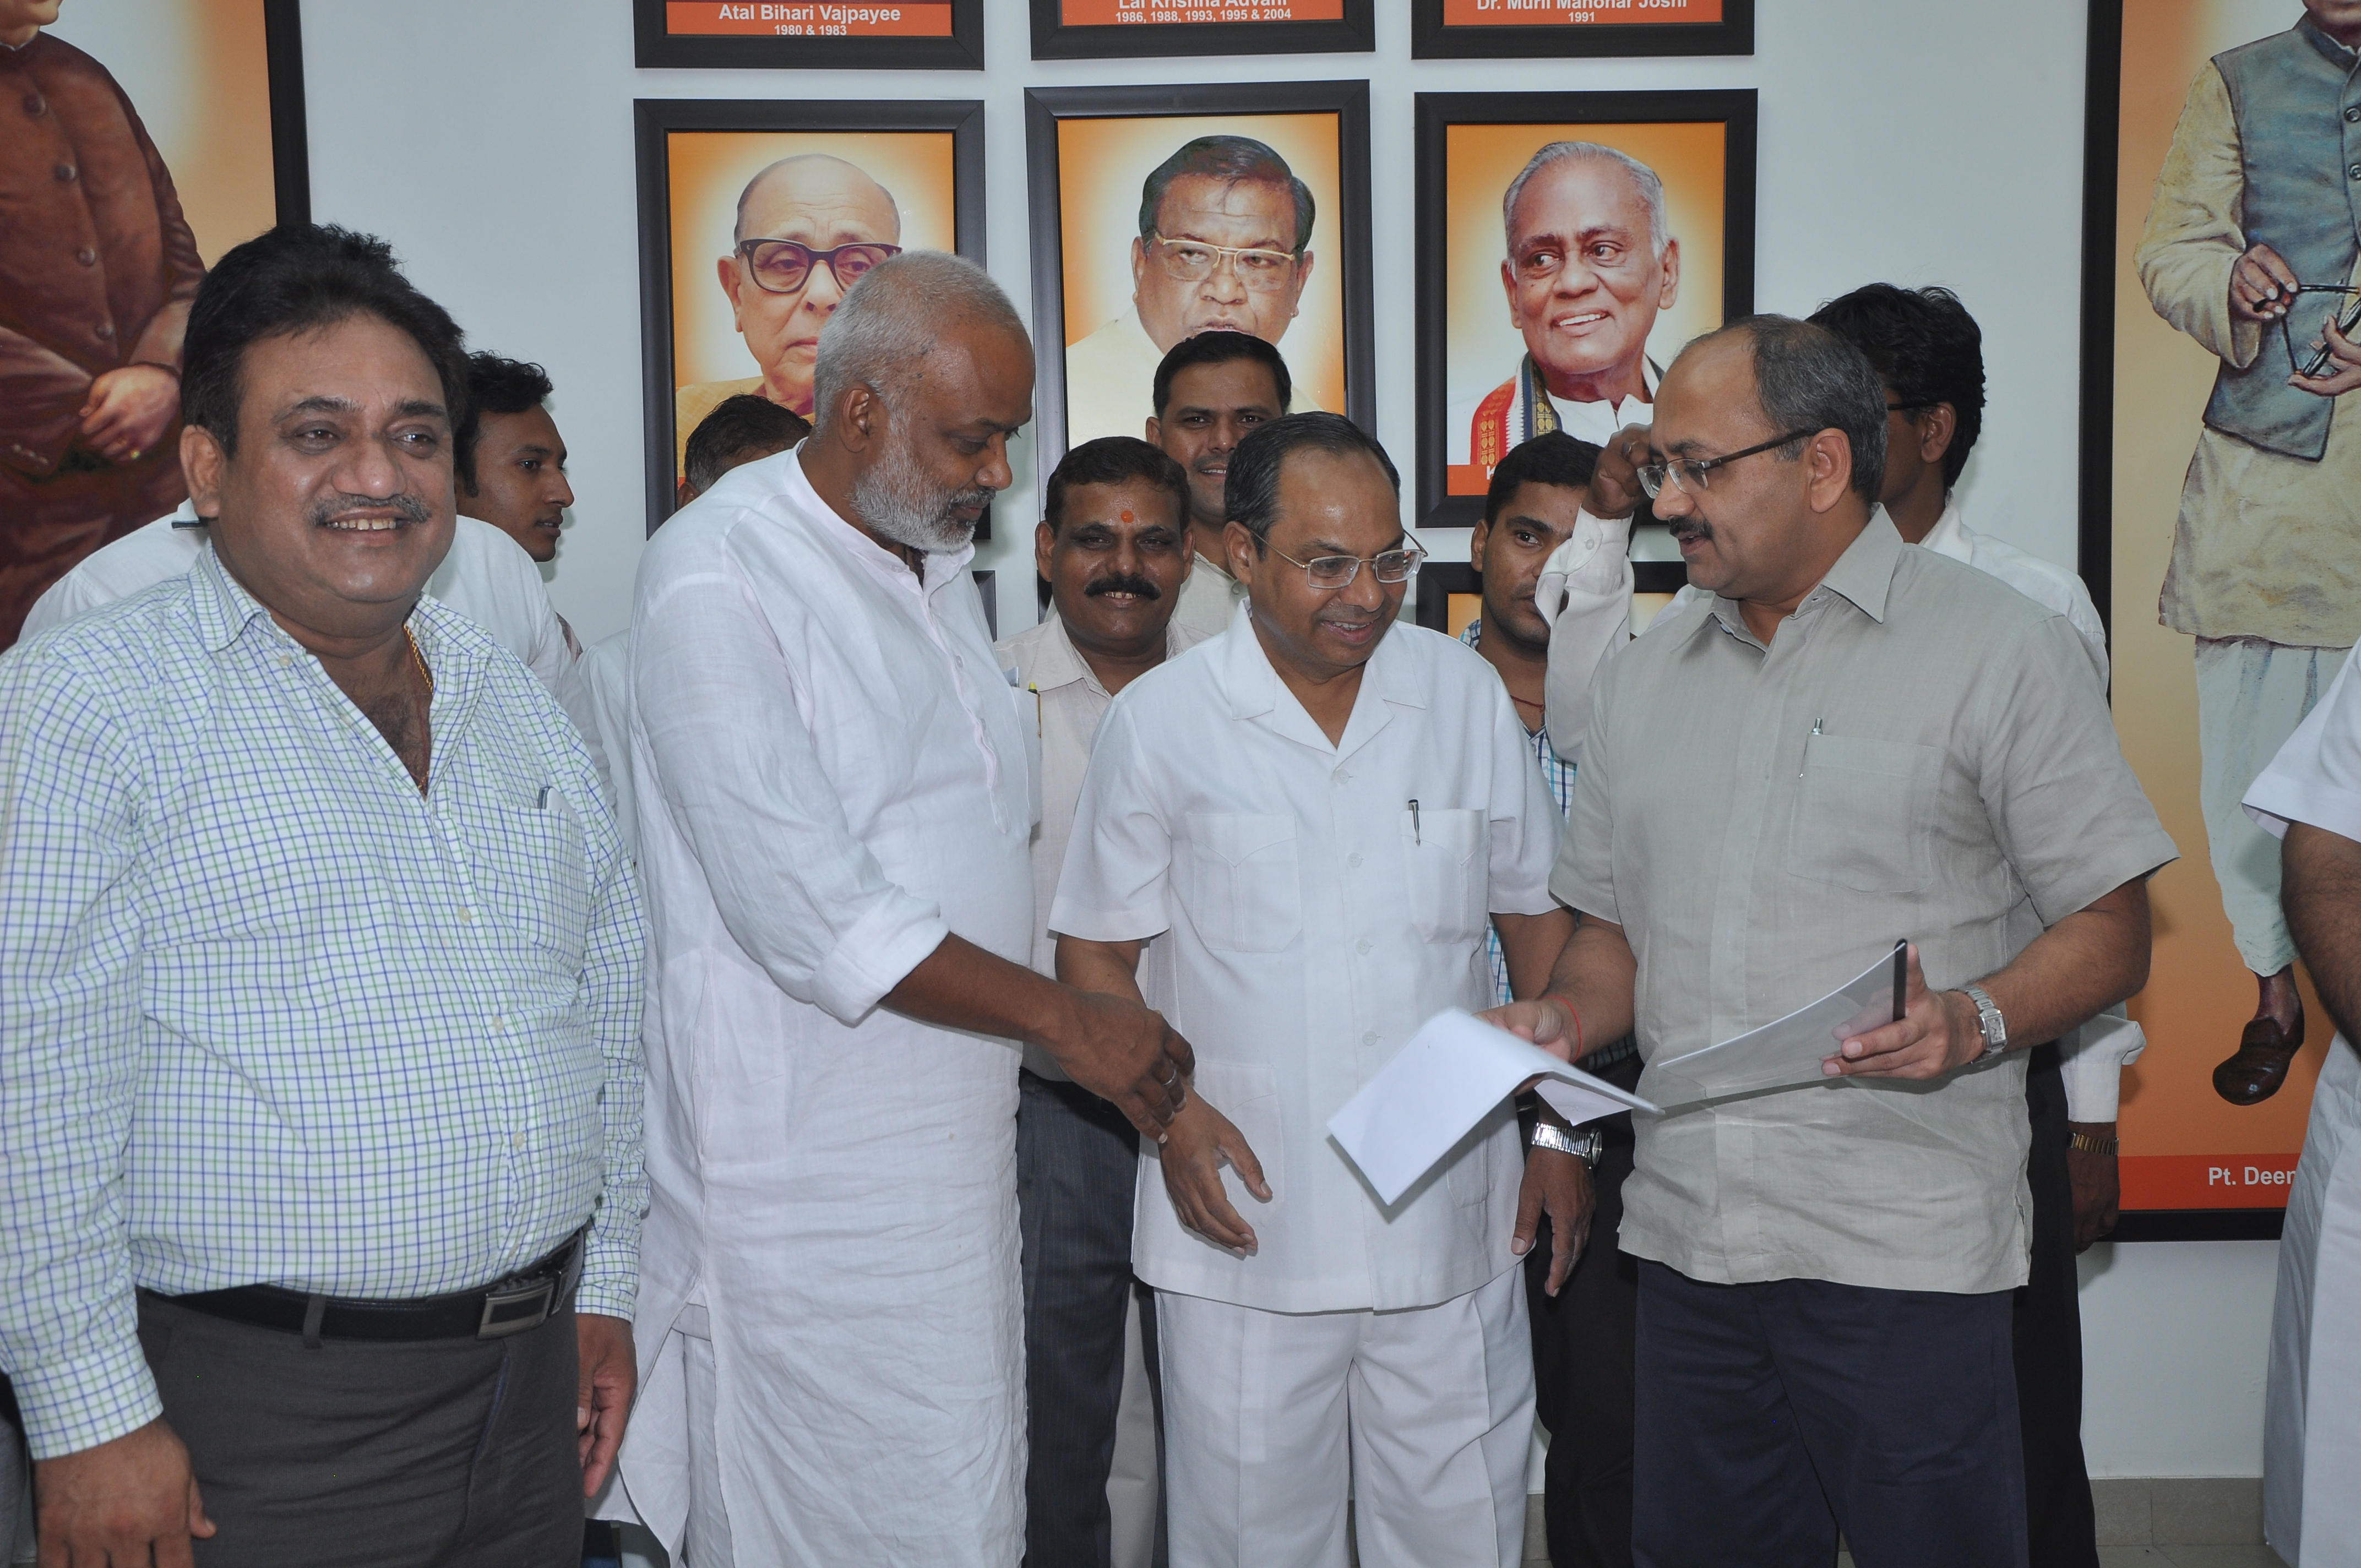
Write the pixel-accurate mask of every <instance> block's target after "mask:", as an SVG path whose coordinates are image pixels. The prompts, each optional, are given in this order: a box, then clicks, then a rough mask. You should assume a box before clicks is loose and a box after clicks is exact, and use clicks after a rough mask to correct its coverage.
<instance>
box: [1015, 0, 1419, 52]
mask: <svg viewBox="0 0 2361 1568" xmlns="http://www.w3.org/2000/svg"><path fill="white" fill-rule="evenodd" d="M1216 8H1218V7H1216ZM1377 10H1378V7H1377V0H1345V15H1344V16H1342V17H1340V18H1339V19H1337V20H1335V21H1333V22H1158V23H1152V24H1147V25H1142V26H1124V27H1072V26H1070V25H1068V23H1067V22H1066V20H1065V10H1064V0H1032V11H1033V58H1034V59H1035V60H1147V59H1156V58H1161V57H1165V56H1171V55H1235V54H1369V53H1373V52H1375V50H1376V49H1377V47H1378V18H1377Z"/></svg>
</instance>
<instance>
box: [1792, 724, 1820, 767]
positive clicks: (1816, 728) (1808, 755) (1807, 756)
mask: <svg viewBox="0 0 2361 1568" xmlns="http://www.w3.org/2000/svg"><path fill="white" fill-rule="evenodd" d="M1827 722H1828V720H1827V719H1825V718H1815V719H1813V720H1812V735H1817V734H1818V733H1819V732H1820V726H1821V725H1823V724H1825V723H1827ZM1812 735H1806V736H1805V737H1804V755H1803V760H1802V762H1800V763H1799V764H1798V765H1797V767H1796V769H1795V776H1796V777H1797V778H1802V777H1803V776H1804V769H1805V767H1806V766H1808V765H1809V764H1810V762H1811V761H1812Z"/></svg>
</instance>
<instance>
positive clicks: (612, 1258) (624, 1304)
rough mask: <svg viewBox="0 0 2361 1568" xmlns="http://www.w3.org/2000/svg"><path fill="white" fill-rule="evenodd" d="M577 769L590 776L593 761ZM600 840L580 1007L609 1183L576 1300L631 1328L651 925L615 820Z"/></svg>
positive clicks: (643, 1193) (591, 798)
mask: <svg viewBox="0 0 2361 1568" xmlns="http://www.w3.org/2000/svg"><path fill="white" fill-rule="evenodd" d="M577 750H578V748H577ZM577 762H578V763H579V764H580V765H581V767H582V769H583V771H584V772H585V773H588V766H589V759H588V755H587V753H585V754H583V755H581V756H578V757H577ZM584 800H585V809H586V810H588V811H595V812H598V813H599V814H600V815H601V816H602V817H604V816H605V810H604V807H603V806H601V805H600V804H599V802H598V796H597V795H595V794H593V795H586V796H585V797H584ZM593 841H594V843H597V844H598V845H600V846H602V847H603V850H604V857H603V858H604V865H603V867H602V872H603V880H602V882H601V883H600V886H599V889H598V898H597V900H596V902H595V904H594V905H593V909H594V914H593V916H592V919H591V926H590V941H589V944H588V949H587V950H586V952H585V953H584V957H583V968H582V1003H583V1008H584V1011H585V1012H587V1013H588V1014H589V1016H590V1019H591V1025H592V1028H593V1029H594V1030H595V1031H596V1033H597V1036H598V1054H599V1056H600V1058H601V1059H603V1060H604V1061H605V1062H606V1064H607V1081H606V1088H605V1090H604V1091H603V1092H602V1093H601V1094H600V1095H599V1097H598V1118H599V1123H600V1126H601V1132H602V1136H603V1140H604V1158H605V1163H606V1178H607V1179H606V1185H605V1187H604V1188H603V1189H602V1190H601V1191H600V1193H599V1196H598V1211H597V1212H596V1213H595V1214H594V1215H593V1216H592V1218H591V1222H590V1234H589V1237H588V1243H587V1245H586V1249H585V1251H584V1255H583V1263H582V1285H581V1288H580V1289H579V1290H578V1291H577V1293H576V1296H575V1299H574V1300H575V1307H576V1309H577V1310H580V1311H585V1312H603V1313H605V1314H606V1315H607V1316H609V1317H614V1318H624V1319H629V1318H630V1317H631V1310H632V1308H633V1306H634V1305H635V1303H636V1301H637V1299H638V1295H639V1278H640V1266H639V1262H640V1226H641V1223H642V1219H643V1218H644V1217H645V1216H646V1214H647V1212H648V1173H647V1167H646V1165H645V1163H644V1161H643V1153H644V1146H643V1143H642V1128H641V1112H642V1105H643V1104H644V1102H645V1101H646V1098H647V1073H646V1068H645V1064H644V1062H643V1061H642V1058H641V1055H640V1011H641V994H642V992H641V986H642V963H643V961H644V959H645V957H646V950H647V919H646V916H645V915H644V913H643V912H642V905H641V902H640V887H639V879H638V878H637V876H636V875H634V873H633V872H632V869H631V861H630V859H629V858H628V857H627V856H626V855H625V854H624V852H623V846H622V840H621V838H620V835H619V834H618V833H617V832H616V830H615V829H614V828H613V826H612V819H611V818H608V830H607V831H606V832H605V833H604V834H600V835H597V836H596V837H595V838H594V840H593Z"/></svg>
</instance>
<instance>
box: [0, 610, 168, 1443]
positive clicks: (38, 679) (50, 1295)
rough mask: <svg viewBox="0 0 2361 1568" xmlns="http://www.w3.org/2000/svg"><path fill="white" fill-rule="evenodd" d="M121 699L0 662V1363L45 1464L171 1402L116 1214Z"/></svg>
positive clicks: (129, 1091) (125, 1048)
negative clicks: (158, 1377) (159, 1383)
mask: <svg viewBox="0 0 2361 1568" xmlns="http://www.w3.org/2000/svg"><path fill="white" fill-rule="evenodd" d="M115 708H116V705H115V704H114V703H110V702H109V701H107V700H106V699H105V694H104V693H103V692H98V691H94V690H91V689H88V684H87V683H86V682H85V681H83V680H82V679H81V678H79V677H77V676H76V675H75V674H73V673H71V671H69V670H67V669H66V668H64V667H63V666H62V665H59V664H52V663H49V662H47V661H45V660H43V659H42V658H41V657H40V656H39V655H38V653H34V654H26V653H21V652H20V653H19V654H17V655H16V657H14V658H0V910H5V911H6V936H5V944H0V1369H5V1371H6V1373H7V1375H8V1376H9V1378H10V1380H11V1381H12V1382H13V1383H14V1384H15V1386H16V1401H17V1404H18V1405H19V1406H20V1407H21V1409H23V1412H24V1417H25V1432H26V1437H27V1440H28V1442H29V1444H30V1446H31V1449H32V1452H33V1457H34V1458H36V1459H50V1458H55V1457H57V1456H58V1455H60V1454H64V1453H76V1452H79V1451H80V1450H82V1449H86V1448H92V1447H94V1446H96V1445H97V1444H99V1443H102V1442H109V1441H111V1440H112V1439H115V1438H118V1437H121V1436H123V1435H124V1434H125V1433H126V1432H129V1431H135V1430H136V1429H137V1428H139V1427H142V1426H145V1425H146V1424H147V1423H148V1422H149V1421H151V1420H155V1419H156V1418H157V1417H158V1416H159V1415H160V1414H161V1413H162V1409H163V1408H162V1406H161V1404H160V1403H159V1400H158V1398H157V1395H156V1387H155V1382H154V1379H153V1378H151V1377H150V1376H149V1375H148V1364H147V1361H146V1358H145V1357H143V1356H142V1355H141V1354H140V1350H139V1339H138V1312H137V1304H136V1302H135V1299H134V1297H133V1293H132V1278H131V1263H130V1255H129V1244H128V1237H127V1233H126V1216H125V1210H124V1151H125V1147H126V1145H127V1144H128V1142H129V1140H130V1136H131V1127H132V1117H133V1109H134V1099H135V1095H136V1090H137V1081H138V1068H139V1050H140V1042H139V1030H140V1004H139V992H138V983H139V966H138V956H139V938H138V931H139V912H138V902H137V901H138V898H139V893H140V890H139V886H138V882H137V876H136V874H135V872H134V860H135V845H136V841H137V834H138V831H139V820H140V794H141V789H142V772H143V770H142V767H141V763H140V759H139V758H138V757H137V755H135V754H134V753H133V751H132V750H131V748H130V747H129V745H128V744H127V743H126V740H125V739H124V738H125V737H126V735H127V734H130V733H132V732H133V730H132V729H131V727H129V726H127V725H126V724H125V723H123V722H122V716H121V715H120V714H119V713H118V712H117V711H115Z"/></svg>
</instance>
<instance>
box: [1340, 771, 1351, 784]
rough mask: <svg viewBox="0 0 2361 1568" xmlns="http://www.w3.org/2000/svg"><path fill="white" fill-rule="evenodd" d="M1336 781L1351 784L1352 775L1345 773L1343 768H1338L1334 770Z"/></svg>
mask: <svg viewBox="0 0 2361 1568" xmlns="http://www.w3.org/2000/svg"><path fill="white" fill-rule="evenodd" d="M1336 782H1337V783H1338V784H1351V783H1352V782H1353V775H1352V774H1350V773H1346V772H1345V770H1344V769H1342V768H1338V769H1337V770H1336Z"/></svg>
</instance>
